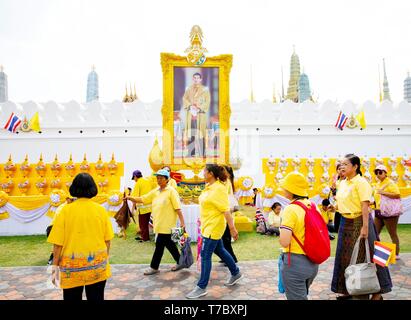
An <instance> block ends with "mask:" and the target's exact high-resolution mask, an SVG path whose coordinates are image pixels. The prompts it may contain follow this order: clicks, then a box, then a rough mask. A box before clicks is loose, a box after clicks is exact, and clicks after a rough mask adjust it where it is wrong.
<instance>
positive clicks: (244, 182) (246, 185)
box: [239, 176, 254, 191]
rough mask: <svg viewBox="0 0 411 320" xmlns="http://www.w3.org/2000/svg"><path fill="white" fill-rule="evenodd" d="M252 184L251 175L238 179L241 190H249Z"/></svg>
mask: <svg viewBox="0 0 411 320" xmlns="http://www.w3.org/2000/svg"><path fill="white" fill-rule="evenodd" d="M253 184H254V180H253V178H251V177H248V176H246V177H241V178H240V179H239V187H240V189H241V190H243V191H248V190H251V188H252V187H253Z"/></svg>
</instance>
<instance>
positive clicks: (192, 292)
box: [186, 286, 208, 299]
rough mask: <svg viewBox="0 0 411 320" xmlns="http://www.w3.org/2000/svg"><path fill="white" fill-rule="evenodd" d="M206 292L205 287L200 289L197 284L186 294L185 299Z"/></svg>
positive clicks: (202, 294)
mask: <svg viewBox="0 0 411 320" xmlns="http://www.w3.org/2000/svg"><path fill="white" fill-rule="evenodd" d="M207 293H208V292H207V291H206V290H205V289H201V288H200V287H199V286H196V287H195V288H194V290H193V291H191V292H190V293H189V294H187V295H186V298H187V299H197V298H200V297H203V296H205V295H206V294H207Z"/></svg>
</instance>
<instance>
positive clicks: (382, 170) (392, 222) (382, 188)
mask: <svg viewBox="0 0 411 320" xmlns="http://www.w3.org/2000/svg"><path fill="white" fill-rule="evenodd" d="M374 173H375V175H376V176H377V179H378V182H377V185H376V188H375V189H376V190H375V193H374V199H375V218H374V223H375V227H376V228H377V233H378V235H379V234H380V232H381V230H382V228H384V225H385V226H386V227H387V230H388V233H389V234H390V237H391V241H392V242H393V243H395V245H396V246H395V251H396V255H397V259H399V254H400V239H399V238H398V234H397V226H398V219H399V217H400V214H401V213H402V212H398V214H396V215H393V216H390V217H386V216H384V214H383V213H382V212H381V210H380V209H381V208H380V205H381V196H384V197H387V198H390V199H398V200H397V201H401V195H400V189H399V188H398V186H397V184H396V183H394V182H393V181H392V180H391V179H390V178H388V177H387V167H386V166H384V165H379V166H377V168H375V170H374Z"/></svg>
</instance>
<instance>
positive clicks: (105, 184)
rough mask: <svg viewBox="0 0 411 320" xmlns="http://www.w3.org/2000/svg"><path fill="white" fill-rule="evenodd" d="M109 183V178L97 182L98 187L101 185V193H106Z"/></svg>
mask: <svg viewBox="0 0 411 320" xmlns="http://www.w3.org/2000/svg"><path fill="white" fill-rule="evenodd" d="M108 184H109V183H108V180H107V179H104V180H100V181H99V182H98V183H97V185H98V187H99V189H100V193H101V194H105V193H106V191H107V187H108Z"/></svg>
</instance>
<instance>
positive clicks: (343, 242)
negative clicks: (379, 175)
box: [331, 154, 392, 300]
mask: <svg viewBox="0 0 411 320" xmlns="http://www.w3.org/2000/svg"><path fill="white" fill-rule="evenodd" d="M341 172H342V174H343V175H344V176H345V180H342V181H341V183H340V185H339V188H338V190H337V196H336V199H337V208H338V211H339V212H340V213H341V216H342V218H341V224H340V229H339V231H338V243H337V249H336V253H335V260H334V273H333V279H332V284H331V290H332V291H333V292H335V293H340V294H342V295H341V296H339V297H337V299H349V298H351V296H350V295H349V294H348V291H347V288H346V286H345V276H344V273H345V269H346V268H347V267H348V266H349V265H350V260H351V255H352V252H353V249H354V245H355V243H356V241H357V239H358V238H359V237H361V238H364V239H366V241H368V242H369V246H370V255H371V257H372V256H373V254H374V241H376V240H379V239H378V235H377V232H376V229H375V225H374V222H373V220H372V216H371V215H370V201H371V197H372V188H371V186H370V184H369V183H368V181H367V180H366V179H365V178H364V177H362V173H361V162H360V158H359V157H357V156H356V155H354V154H347V155H346V156H345V158H344V159H343V160H342V162H341ZM364 259H365V243H364V241H362V242H361V243H360V249H359V254H358V261H361V262H364ZM377 276H378V280H379V282H380V287H381V292H379V293H375V294H373V295H372V298H371V299H372V300H380V299H382V296H381V293H387V292H390V291H391V288H392V283H391V277H390V273H389V270H388V268H382V267H380V266H379V265H377ZM357 298H360V297H357ZM367 298H368V296H367Z"/></svg>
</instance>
